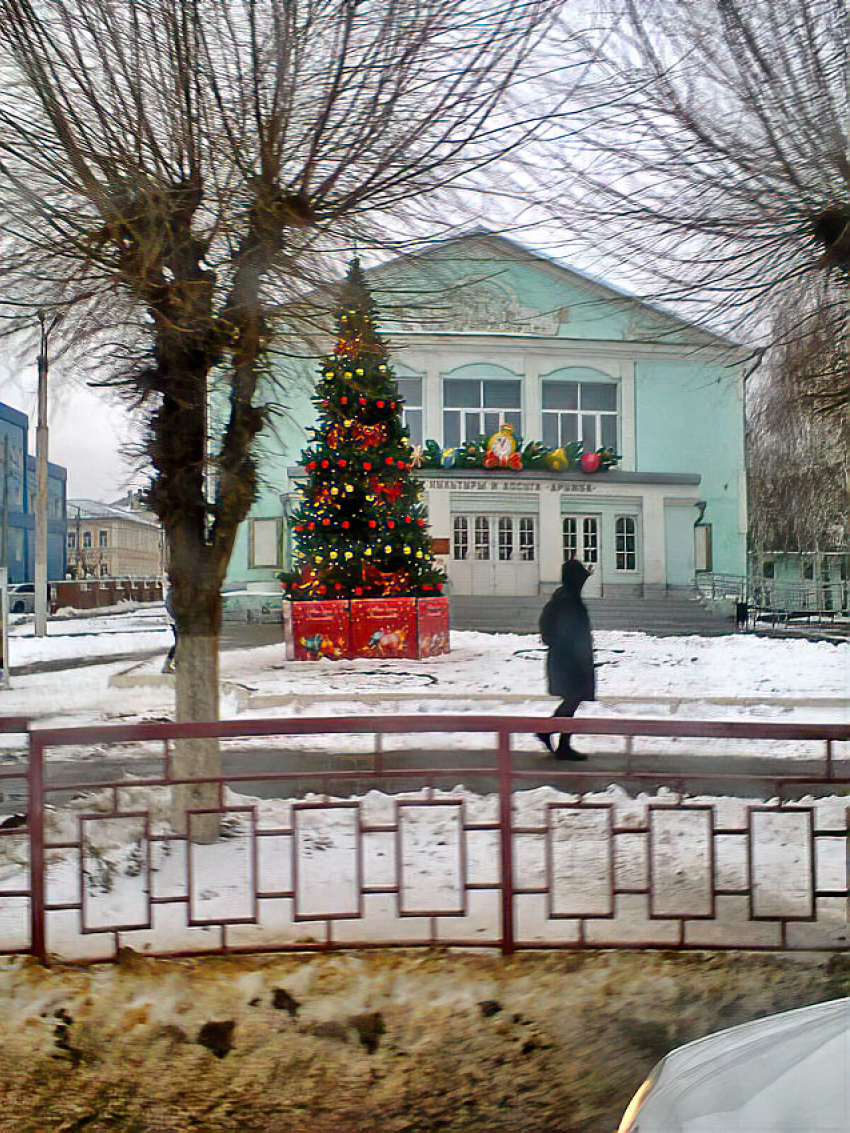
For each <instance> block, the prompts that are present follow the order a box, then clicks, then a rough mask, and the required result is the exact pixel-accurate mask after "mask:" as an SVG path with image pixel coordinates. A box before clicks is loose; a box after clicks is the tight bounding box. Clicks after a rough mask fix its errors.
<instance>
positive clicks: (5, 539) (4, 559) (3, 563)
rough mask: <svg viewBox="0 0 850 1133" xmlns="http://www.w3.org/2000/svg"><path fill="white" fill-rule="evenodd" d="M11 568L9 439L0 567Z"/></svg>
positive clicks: (1, 514) (6, 441)
mask: <svg viewBox="0 0 850 1133" xmlns="http://www.w3.org/2000/svg"><path fill="white" fill-rule="evenodd" d="M8 566H9V438H8V437H4V438H3V503H2V504H0V567H8Z"/></svg>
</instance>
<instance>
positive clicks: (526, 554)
mask: <svg viewBox="0 0 850 1133" xmlns="http://www.w3.org/2000/svg"><path fill="white" fill-rule="evenodd" d="M519 557H520V561H521V562H524V563H533V562H534V518H533V517H532V516H530V515H524V516H523V517H522V519H520V521H519Z"/></svg>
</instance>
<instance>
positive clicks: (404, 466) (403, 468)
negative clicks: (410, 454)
mask: <svg viewBox="0 0 850 1133" xmlns="http://www.w3.org/2000/svg"><path fill="white" fill-rule="evenodd" d="M398 466H399V468H400V469H401V470H402V472H403V471H404V470H405V468H406V467H407V465H406V464H405V463H404V461H403V460H400V461H399V462H398Z"/></svg>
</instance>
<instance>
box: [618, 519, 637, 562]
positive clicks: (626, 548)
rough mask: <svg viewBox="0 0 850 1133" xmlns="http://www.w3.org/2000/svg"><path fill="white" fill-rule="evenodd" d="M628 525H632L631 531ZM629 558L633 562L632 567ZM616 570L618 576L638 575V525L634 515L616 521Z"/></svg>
mask: <svg viewBox="0 0 850 1133" xmlns="http://www.w3.org/2000/svg"><path fill="white" fill-rule="evenodd" d="M621 525H622V530H621ZM628 525H631V530H629V527H628ZM630 542H631V545H630ZM629 558H631V560H632V564H631V566H630V565H629ZM614 569H615V570H616V571H617V573H618V574H636V573H637V569H638V525H637V519H636V517H635V516H633V515H618V516H617V517H616V519H615V520H614Z"/></svg>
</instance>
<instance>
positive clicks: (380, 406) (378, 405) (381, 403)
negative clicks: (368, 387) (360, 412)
mask: <svg viewBox="0 0 850 1133" xmlns="http://www.w3.org/2000/svg"><path fill="white" fill-rule="evenodd" d="M375 404H376V405H377V407H378V408H379V409H383V408H384V403H383V401H376V402H375Z"/></svg>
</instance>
